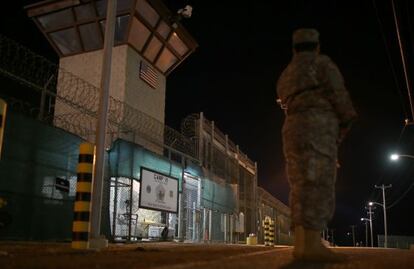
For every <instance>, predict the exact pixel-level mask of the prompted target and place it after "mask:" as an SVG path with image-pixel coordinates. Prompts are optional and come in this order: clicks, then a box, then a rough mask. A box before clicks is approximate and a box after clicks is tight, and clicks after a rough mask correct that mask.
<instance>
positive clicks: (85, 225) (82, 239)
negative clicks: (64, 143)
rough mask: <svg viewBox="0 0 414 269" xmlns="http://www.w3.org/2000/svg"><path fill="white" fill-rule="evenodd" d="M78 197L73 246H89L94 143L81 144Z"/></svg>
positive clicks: (74, 217)
mask: <svg viewBox="0 0 414 269" xmlns="http://www.w3.org/2000/svg"><path fill="white" fill-rule="evenodd" d="M78 162H79V163H78V168H77V172H78V174H77V177H78V179H77V183H76V198H75V207H74V210H73V211H74V214H73V228H72V248H75V249H87V248H89V231H90V221H89V220H90V210H91V206H90V205H91V190H92V178H93V166H94V145H93V144H90V143H82V144H80V146H79V160H78Z"/></svg>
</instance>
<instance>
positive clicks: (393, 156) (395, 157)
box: [390, 153, 414, 161]
mask: <svg viewBox="0 0 414 269" xmlns="http://www.w3.org/2000/svg"><path fill="white" fill-rule="evenodd" d="M400 157H406V158H411V159H414V155H407V154H397V153H393V154H391V155H390V159H391V161H398V160H399V159H400Z"/></svg>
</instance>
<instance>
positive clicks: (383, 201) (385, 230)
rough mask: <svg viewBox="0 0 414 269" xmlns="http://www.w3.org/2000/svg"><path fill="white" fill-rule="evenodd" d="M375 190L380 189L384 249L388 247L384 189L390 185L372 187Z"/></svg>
mask: <svg viewBox="0 0 414 269" xmlns="http://www.w3.org/2000/svg"><path fill="white" fill-rule="evenodd" d="M374 187H375V188H376V189H382V209H383V211H384V248H386V247H388V232H387V206H386V203H385V189H388V188H391V187H392V185H391V184H390V185H388V186H385V185H384V184H382V185H381V186H377V185H375V186H374Z"/></svg>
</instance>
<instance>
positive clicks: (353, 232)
mask: <svg viewBox="0 0 414 269" xmlns="http://www.w3.org/2000/svg"><path fill="white" fill-rule="evenodd" d="M351 228H352V243H353V244H354V245H353V246H354V247H355V225H351Z"/></svg>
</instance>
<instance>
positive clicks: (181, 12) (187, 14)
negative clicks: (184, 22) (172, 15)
mask: <svg viewBox="0 0 414 269" xmlns="http://www.w3.org/2000/svg"><path fill="white" fill-rule="evenodd" d="M192 11H193V7H192V6H190V5H186V6H185V7H184V8H181V9H179V10H178V11H177V13H178V14H179V15H181V16H182V17H183V18H186V19H188V18H190V17H191V13H192Z"/></svg>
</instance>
